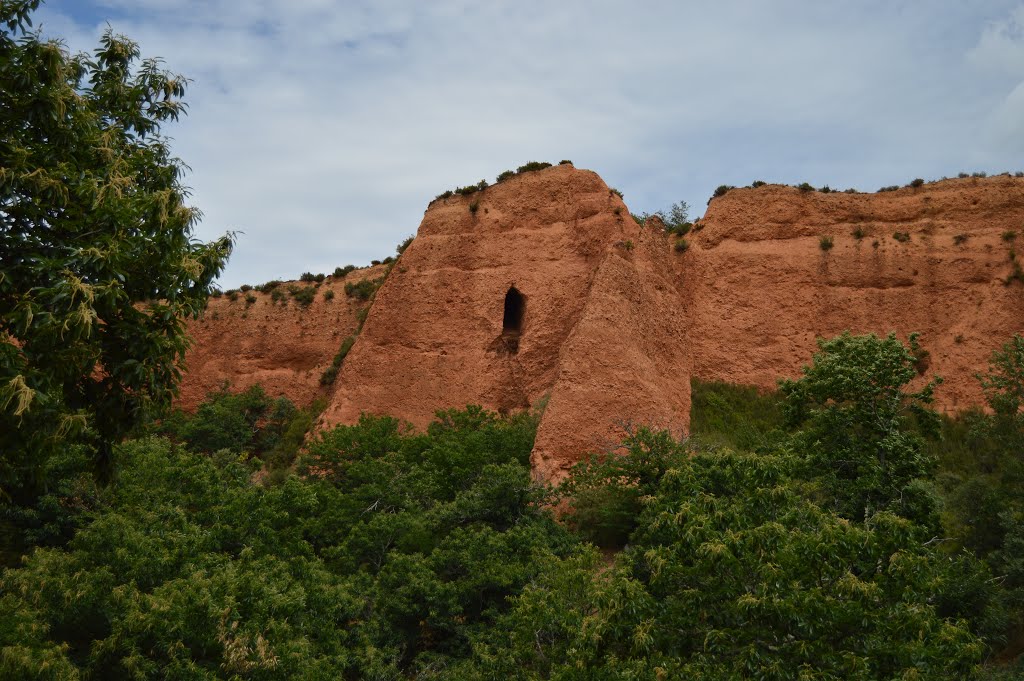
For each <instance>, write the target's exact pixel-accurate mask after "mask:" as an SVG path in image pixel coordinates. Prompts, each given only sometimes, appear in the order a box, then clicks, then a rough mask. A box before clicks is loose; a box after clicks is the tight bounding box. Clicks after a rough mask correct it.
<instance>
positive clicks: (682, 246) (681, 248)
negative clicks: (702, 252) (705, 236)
mask: <svg viewBox="0 0 1024 681" xmlns="http://www.w3.org/2000/svg"><path fill="white" fill-rule="evenodd" d="M675 249H676V253H685V252H686V251H688V250H689V249H690V242H689V241H687V240H686V239H684V238H682V237H679V238H678V239H676V245H675Z"/></svg>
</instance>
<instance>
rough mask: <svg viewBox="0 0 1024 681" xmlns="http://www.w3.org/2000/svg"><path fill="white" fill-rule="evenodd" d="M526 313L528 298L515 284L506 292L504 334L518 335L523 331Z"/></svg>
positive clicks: (502, 328) (502, 323) (502, 326)
mask: <svg viewBox="0 0 1024 681" xmlns="http://www.w3.org/2000/svg"><path fill="white" fill-rule="evenodd" d="M525 313H526V299H525V298H523V294H522V293H520V292H519V291H518V290H517V289H516V287H515V286H513V287H512V288H510V289H509V290H508V293H506V294H505V317H504V319H503V320H502V322H501V333H502V335H504V336H511V335H515V336H518V335H519V334H520V333H522V331H523V315H524V314H525Z"/></svg>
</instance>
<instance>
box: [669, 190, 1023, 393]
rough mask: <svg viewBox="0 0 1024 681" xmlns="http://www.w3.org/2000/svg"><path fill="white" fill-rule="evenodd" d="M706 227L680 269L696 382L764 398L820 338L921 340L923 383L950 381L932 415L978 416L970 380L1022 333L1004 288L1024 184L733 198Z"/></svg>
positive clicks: (1017, 291) (1010, 290)
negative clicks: (967, 412)
mask: <svg viewBox="0 0 1024 681" xmlns="http://www.w3.org/2000/svg"><path fill="white" fill-rule="evenodd" d="M703 223H704V225H705V227H704V229H703V230H701V231H700V232H699V233H697V234H696V235H695V236H694V238H693V243H694V246H693V248H691V249H690V250H689V251H688V252H687V253H686V255H685V258H684V260H685V262H686V267H687V281H688V284H687V287H688V290H689V291H690V293H691V294H692V302H691V303H690V306H689V307H690V317H689V318H690V324H691V326H692V329H693V333H692V341H693V345H692V350H693V358H694V359H693V373H694V375H695V376H697V377H699V378H702V379H718V380H724V381H729V382H733V383H744V384H753V385H759V386H762V387H765V388H769V387H773V386H774V385H775V382H776V380H777V379H778V378H779V377H781V376H796V375H798V374H799V370H800V366H801V365H803V364H807V363H808V362H809V361H810V357H811V355H812V354H813V352H814V351H815V350H816V344H815V339H816V338H817V337H831V336H835V335H837V334H840V333H842V332H843V331H847V330H849V331H852V332H854V333H867V332H875V333H878V334H885V333H888V332H890V331H895V332H896V333H897V334H898V335H899V336H900V337H901V338H903V339H906V337H907V335H909V334H910V333H912V332H915V331H916V332H920V333H921V337H920V343H921V344H922V346H923V347H924V348H925V349H926V350H927V351H928V352H929V357H928V367H927V371H928V374H929V375H930V374H937V375H939V376H942V377H943V378H944V380H945V382H944V383H943V385H941V386H940V387H939V389H938V390H937V391H936V399H937V402H938V405H939V406H940V407H942V408H944V409H947V410H960V409H964V408H967V407H970V406H976V405H979V404H981V402H982V395H981V391H980V389H979V386H978V381H977V379H976V378H975V376H974V374H975V373H976V372H978V371H981V370H984V369H985V367H986V366H987V362H988V358H989V356H990V354H991V353H992V351H993V350H994V349H995V348H997V347H998V346H999V345H1000V344H1002V343H1004V342H1006V341H1007V340H1008V339H1009V338H1010V336H1012V335H1013V334H1014V333H1021V332H1022V331H1024V306H1022V304H1024V282H1022V281H1017V280H1012V279H1011V277H1012V275H1013V273H1014V271H1015V262H1016V259H1017V258H1018V256H1017V255H1016V251H1015V248H1016V249H1020V248H1022V247H1024V179H1021V178H1016V177H1007V176H1000V177H993V178H987V179H981V178H965V179H956V180H944V181H941V182H936V183H931V184H927V185H924V186H923V187H919V188H911V187H907V188H903V189H900V190H897V191H891V192H879V193H877V194H845V193H829V194H822V193H818V192H801V191H799V190H797V189H796V188H793V187H784V186H778V185H769V186H766V187H760V188H757V189H735V190H732V191H730V192H729V193H728V194H726V195H725V196H723V197H721V198H717V199H715V200H713V201H712V202H711V204H710V206H709V207H708V211H707V214H706V216H705V218H704V220H703ZM897 233H899V237H898V239H897V238H894V235H895V234H897ZM1014 233H1019V236H1017V237H1016V238H1013V237H1014ZM904 235H906V236H904ZM822 237H830V238H831V239H832V247H831V248H829V249H824V248H822V240H821V239H822ZM1021 257H1024V253H1022V256H1021Z"/></svg>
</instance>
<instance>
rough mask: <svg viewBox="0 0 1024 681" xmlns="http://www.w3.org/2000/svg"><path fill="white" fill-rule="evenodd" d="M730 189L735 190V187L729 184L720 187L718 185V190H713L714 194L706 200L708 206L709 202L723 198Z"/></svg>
mask: <svg viewBox="0 0 1024 681" xmlns="http://www.w3.org/2000/svg"><path fill="white" fill-rule="evenodd" d="M732 189H736V187H734V186H732V185H731V184H721V185H718V188H717V189H715V193H714V194H712V195H711V198H710V199H708V205H710V204H711V202H712V201H713V200H715V199H717V198H718V197H720V196H725V195H726V194H728V193H729V191H730V190H732Z"/></svg>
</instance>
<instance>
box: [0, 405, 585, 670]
mask: <svg viewBox="0 0 1024 681" xmlns="http://www.w3.org/2000/svg"><path fill="white" fill-rule="evenodd" d="M534 429H535V419H533V418H532V417H530V416H529V415H525V416H521V417H515V418H512V419H499V418H498V417H496V416H495V415H493V414H489V413H487V412H484V411H482V410H478V409H470V410H467V411H462V412H447V413H445V414H442V415H441V416H439V419H438V420H437V421H436V422H435V423H434V424H433V425H432V426H431V427H430V429H429V430H428V432H427V433H426V434H423V435H415V434H411V433H407V432H406V431H405V430H404V429H403V428H401V427H400V426H399V424H398V422H396V421H393V420H390V419H364V420H362V421H361V422H360V424H359V425H358V426H354V427H347V428H340V429H338V430H336V431H332V432H329V433H326V434H324V435H323V436H322V437H321V438H319V439H318V440H317V441H316V442H315V443H314V444H313V445H312V446H311V454H310V458H309V461H308V463H307V464H305V466H306V470H308V471H311V472H313V475H312V477H309V478H306V479H301V478H297V477H294V476H293V477H289V478H286V479H284V480H283V481H282V483H281V484H279V485H275V486H273V487H269V488H267V487H261V486H259V485H256V484H254V483H253V482H252V468H251V467H249V466H247V465H245V464H243V463H241V462H239V460H238V458H237V456H235V455H233V454H231V453H229V452H228V451H221V452H219V453H216V454H214V455H211V456H206V455H197V454H191V453H189V452H187V451H185V450H183V449H181V448H180V447H177V446H175V445H173V444H171V443H169V442H168V441H166V440H161V439H147V440H140V441H137V442H134V443H131V444H129V445H127V446H125V447H123V448H122V449H121V450H120V451H119V453H118V456H119V461H118V463H119V470H120V471H121V474H120V476H119V478H118V479H117V481H116V483H115V484H114V485H112V486H111V487H110V488H109V489H108V490H106V491H105V492H104V500H103V501H104V503H105V508H104V510H103V511H102V512H100V513H98V514H97V515H96V518H95V520H93V521H92V522H91V523H90V524H89V525H88V526H87V527H84V528H83V529H82V530H80V531H79V533H78V535H77V536H76V537H75V539H74V541H73V542H72V544H71V545H70V546H69V547H68V549H67V550H56V549H41V550H37V551H36V552H35V553H34V554H33V555H32V556H31V557H29V558H28V560H27V561H26V563H25V565H24V567H22V568H21V569H18V570H9V571H7V572H5V573H4V574H3V577H2V578H0V594H2V595H0V602H2V603H3V610H4V613H5V617H4V618H3V622H2V623H0V651H2V652H0V655H2V658H0V660H2V662H0V664H2V665H3V666H2V669H3V671H4V675H5V676H6V677H7V678H25V679H31V678H53V674H56V675H57V676H58V677H61V678H72V677H77V674H83V675H85V676H87V677H88V678H168V676H170V677H173V678H186V677H187V678H211V679H212V678H224V677H226V676H236V677H238V678H241V677H243V676H244V677H246V678H266V679H269V678H381V677H391V678H394V677H396V676H401V675H403V674H407V673H408V674H410V675H417V674H420V675H421V676H422V675H423V674H428V673H430V671H431V670H437V669H440V668H444V667H445V666H447V662H448V661H449V660H452V659H456V658H459V657H464V656H466V655H467V654H468V652H469V645H470V641H471V640H472V639H474V638H475V637H477V636H478V635H479V634H480V632H482V631H483V630H485V629H486V628H488V627H489V626H492V624H493V622H494V620H495V619H496V618H497V617H499V616H500V615H501V614H502V613H503V612H504V611H506V610H507V609H508V608H509V603H508V601H507V600H506V598H507V596H510V595H514V594H516V593H518V592H519V591H520V590H521V589H522V587H523V586H524V585H525V584H527V583H528V582H530V581H532V580H534V579H536V577H537V575H538V573H539V571H540V569H541V567H542V566H543V565H545V564H546V563H547V562H548V561H549V560H551V559H558V558H560V557H562V556H565V555H568V552H570V551H571V550H572V549H573V546H574V544H575V542H574V541H573V539H572V538H571V537H570V536H569V535H568V534H567V533H566V531H565V530H564V529H562V528H561V527H559V526H558V525H557V524H555V523H554V522H553V521H552V520H551V518H550V516H549V515H548V513H547V512H546V511H544V510H542V509H541V506H539V505H538V504H537V502H538V501H542V500H543V499H544V496H543V492H542V490H540V489H539V488H536V487H535V486H533V485H532V484H531V482H530V475H529V468H528V463H527V462H528V458H529V452H530V448H531V447H532V443H533V432H534ZM68 604H73V606H72V607H68Z"/></svg>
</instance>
